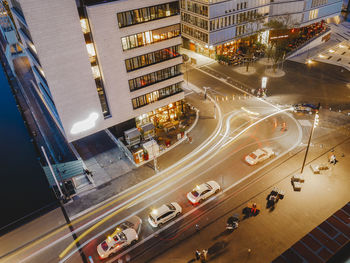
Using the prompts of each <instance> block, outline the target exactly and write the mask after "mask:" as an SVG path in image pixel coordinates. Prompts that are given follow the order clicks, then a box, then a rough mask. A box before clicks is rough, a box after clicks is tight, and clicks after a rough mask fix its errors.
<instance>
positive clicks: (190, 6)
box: [187, 1, 208, 17]
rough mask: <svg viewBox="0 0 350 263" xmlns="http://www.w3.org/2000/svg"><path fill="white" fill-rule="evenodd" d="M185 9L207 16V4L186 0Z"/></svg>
mask: <svg viewBox="0 0 350 263" xmlns="http://www.w3.org/2000/svg"><path fill="white" fill-rule="evenodd" d="M187 11H190V12H193V13H196V14H199V15H202V16H206V17H207V16H208V6H205V5H201V4H197V3H193V2H192V1H187Z"/></svg>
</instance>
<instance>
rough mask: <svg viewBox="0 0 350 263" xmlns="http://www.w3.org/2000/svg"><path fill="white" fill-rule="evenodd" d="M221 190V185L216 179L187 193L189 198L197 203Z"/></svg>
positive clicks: (193, 202) (194, 203)
mask: <svg viewBox="0 0 350 263" xmlns="http://www.w3.org/2000/svg"><path fill="white" fill-rule="evenodd" d="M219 191H220V185H219V184H218V183H217V182H215V181H209V182H206V183H203V184H201V185H197V186H196V187H195V188H194V189H193V190H192V191H191V192H189V193H188V194H187V199H188V200H189V201H190V202H191V203H192V204H193V205H196V204H198V203H200V202H202V201H204V200H205V199H207V198H208V197H210V196H212V195H213V194H216V193H218V192H219Z"/></svg>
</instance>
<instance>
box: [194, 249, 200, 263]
mask: <svg viewBox="0 0 350 263" xmlns="http://www.w3.org/2000/svg"><path fill="white" fill-rule="evenodd" d="M195 256H196V260H200V258H201V252H199V250H198V249H196V252H195Z"/></svg>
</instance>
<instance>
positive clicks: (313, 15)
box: [309, 9, 318, 20]
mask: <svg viewBox="0 0 350 263" xmlns="http://www.w3.org/2000/svg"><path fill="white" fill-rule="evenodd" d="M317 15H318V9H314V10H310V13H309V20H313V19H316V18H317Z"/></svg>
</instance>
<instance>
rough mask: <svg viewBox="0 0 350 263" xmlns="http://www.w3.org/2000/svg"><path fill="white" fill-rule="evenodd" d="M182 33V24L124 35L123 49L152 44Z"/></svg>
mask: <svg viewBox="0 0 350 263" xmlns="http://www.w3.org/2000/svg"><path fill="white" fill-rule="evenodd" d="M179 35H180V24H175V25H172V26H167V27H162V28H158V29H154V30H151V31H146V32H142V33H138V34H135V35H131V36H127V37H122V46H123V50H129V49H133V48H137V47H142V46H146V45H150V44H153V43H156V42H159V41H163V40H167V39H171V38H174V37H178V36H179Z"/></svg>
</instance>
